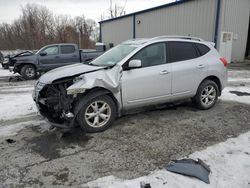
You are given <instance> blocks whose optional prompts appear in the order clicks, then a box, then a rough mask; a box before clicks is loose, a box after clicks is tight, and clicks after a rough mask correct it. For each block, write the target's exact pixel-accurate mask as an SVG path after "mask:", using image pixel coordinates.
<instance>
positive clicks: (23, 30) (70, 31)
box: [0, 4, 96, 49]
mask: <svg viewBox="0 0 250 188" xmlns="http://www.w3.org/2000/svg"><path fill="white" fill-rule="evenodd" d="M95 30H96V22H95V21H94V20H92V19H86V18H85V17H84V16H81V17H76V18H71V17H69V16H65V15H60V16H57V15H53V13H52V12H51V11H50V10H48V9H47V8H46V7H44V6H39V5H35V4H27V5H26V6H25V7H22V15H21V16H20V18H19V19H17V20H15V21H14V22H13V23H12V24H6V23H3V24H0V41H1V42H0V49H39V48H40V47H42V46H44V45H46V44H50V43H62V42H72V43H78V36H79V35H78V34H79V31H80V33H81V36H82V37H81V38H82V40H81V46H82V47H84V48H93V47H94V41H93V39H96V38H95V37H93V36H94V31H95Z"/></svg>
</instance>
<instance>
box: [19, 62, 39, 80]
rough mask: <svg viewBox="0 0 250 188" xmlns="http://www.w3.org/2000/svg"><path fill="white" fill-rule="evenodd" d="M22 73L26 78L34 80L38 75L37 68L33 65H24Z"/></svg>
mask: <svg viewBox="0 0 250 188" xmlns="http://www.w3.org/2000/svg"><path fill="white" fill-rule="evenodd" d="M20 73H21V75H22V77H23V78H24V79H25V80H33V79H35V78H36V76H37V72H36V68H35V67H34V66H33V65H24V66H23V67H22V68H21V71H20Z"/></svg>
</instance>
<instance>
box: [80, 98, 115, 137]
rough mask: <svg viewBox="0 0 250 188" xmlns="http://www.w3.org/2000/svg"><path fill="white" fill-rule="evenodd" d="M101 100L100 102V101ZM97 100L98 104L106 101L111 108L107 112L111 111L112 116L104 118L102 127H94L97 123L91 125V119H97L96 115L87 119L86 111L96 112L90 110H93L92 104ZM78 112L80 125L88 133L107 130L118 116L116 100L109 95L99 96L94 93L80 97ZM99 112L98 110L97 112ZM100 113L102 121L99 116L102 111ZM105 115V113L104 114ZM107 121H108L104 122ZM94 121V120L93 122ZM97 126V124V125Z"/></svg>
mask: <svg viewBox="0 0 250 188" xmlns="http://www.w3.org/2000/svg"><path fill="white" fill-rule="evenodd" d="M98 101H99V103H98ZM95 102H97V106H98V105H100V107H101V105H102V103H101V102H104V103H106V104H107V105H108V106H109V110H107V113H108V112H110V117H109V118H108V120H103V119H102V120H103V125H102V126H100V127H94V126H95V125H93V126H91V125H90V121H95V118H96V116H95V117H93V118H89V120H86V116H87V115H86V113H87V112H88V113H89V114H90V113H95V112H94V111H93V112H91V111H89V110H91V104H93V103H95ZM75 109H76V110H75V111H77V112H78V113H77V116H76V119H77V122H78V124H79V125H80V127H81V128H82V129H83V130H84V131H85V132H88V133H97V132H102V131H105V130H107V129H108V128H109V127H110V126H111V125H112V124H113V122H114V121H115V118H116V105H115V102H114V100H113V99H112V98H111V97H109V96H108V95H101V96H97V97H93V96H92V95H86V96H84V98H82V100H81V99H80V100H79V101H78V102H77V104H76V108H75ZM96 113H97V112H96ZM98 113H100V114H98V115H97V116H99V117H98V122H99V121H100V119H99V118H101V114H102V113H101V112H98ZM104 115H105V114H104ZM105 121H106V123H104V122H105ZM93 123H94V122H93ZM96 126H97V125H96Z"/></svg>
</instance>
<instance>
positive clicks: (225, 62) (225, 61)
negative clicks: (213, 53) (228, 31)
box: [220, 57, 228, 67]
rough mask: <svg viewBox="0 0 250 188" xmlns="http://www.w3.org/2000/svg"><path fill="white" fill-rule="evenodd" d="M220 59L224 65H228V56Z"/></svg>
mask: <svg viewBox="0 0 250 188" xmlns="http://www.w3.org/2000/svg"><path fill="white" fill-rule="evenodd" d="M220 61H221V62H222V63H223V65H224V67H228V62H227V60H226V58H224V57H221V58H220Z"/></svg>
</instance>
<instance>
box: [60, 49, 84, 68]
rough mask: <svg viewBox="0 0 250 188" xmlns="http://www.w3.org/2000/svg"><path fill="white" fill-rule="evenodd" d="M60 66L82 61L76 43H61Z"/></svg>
mask: <svg viewBox="0 0 250 188" xmlns="http://www.w3.org/2000/svg"><path fill="white" fill-rule="evenodd" d="M60 59H61V61H60V66H64V65H69V64H72V63H79V62H80V53H79V50H78V49H76V47H75V45H60Z"/></svg>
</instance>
